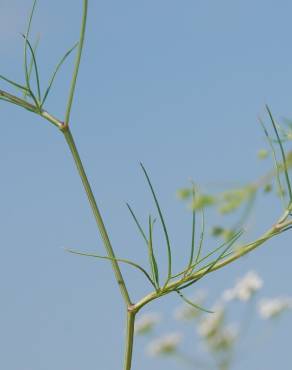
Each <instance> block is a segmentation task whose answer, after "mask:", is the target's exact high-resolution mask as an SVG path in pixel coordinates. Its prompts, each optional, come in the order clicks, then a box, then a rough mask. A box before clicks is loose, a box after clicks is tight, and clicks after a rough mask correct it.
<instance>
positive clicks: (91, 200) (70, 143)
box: [62, 126, 131, 307]
mask: <svg viewBox="0 0 292 370" xmlns="http://www.w3.org/2000/svg"><path fill="white" fill-rule="evenodd" d="M62 132H63V134H64V137H65V139H66V142H67V144H68V146H69V148H70V151H71V154H72V156H73V159H74V162H75V165H76V167H77V171H78V173H79V176H80V179H81V181H82V184H83V186H84V190H85V192H86V195H87V198H88V201H89V203H90V206H91V209H92V212H93V215H94V218H95V221H96V223H97V227H98V229H99V233H100V236H101V238H102V241H103V243H104V246H105V249H106V252H107V255H108V256H109V257H110V258H111V264H112V267H113V270H114V273H115V277H116V280H117V283H118V285H119V287H120V291H121V293H122V296H123V298H124V301H125V304H126V305H127V307H128V306H130V305H131V299H130V296H129V293H128V290H127V287H126V284H125V281H124V278H123V276H122V273H121V270H120V267H119V265H118V262H117V261H116V260H115V258H116V257H115V253H114V251H113V248H112V245H111V242H110V240H109V236H108V233H107V230H106V228H105V225H104V222H103V219H102V216H101V214H100V211H99V208H98V206H97V203H96V200H95V197H94V195H93V192H92V189H91V186H90V184H89V181H88V178H87V175H86V173H85V170H84V167H83V164H82V161H81V158H80V156H79V153H78V150H77V147H76V145H75V142H74V139H73V136H72V134H71V131H70V129H69V127H68V126H64V129H63V130H62Z"/></svg>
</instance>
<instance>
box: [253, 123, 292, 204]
mask: <svg viewBox="0 0 292 370" xmlns="http://www.w3.org/2000/svg"><path fill="white" fill-rule="evenodd" d="M259 122H260V124H261V126H262V128H263V131H264V134H265V136H266V138H267V140H268V143H269V145H270V148H271V151H272V154H273V161H274V166H275V170H276V181H277V186H278V191H279V196H280V198H281V200H282V203H283V206H284V189H283V186H282V183H281V177H280V169H279V164H278V160H277V155H276V150H275V147H274V144H273V140H272V139H271V137H270V135H269V132H268V130H267V129H266V126H265V125H264V122H263V121H262V119H261V118H259ZM284 208H286V207H285V206H284Z"/></svg>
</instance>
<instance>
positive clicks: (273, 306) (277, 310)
mask: <svg viewBox="0 0 292 370" xmlns="http://www.w3.org/2000/svg"><path fill="white" fill-rule="evenodd" d="M288 309H292V298H287V297H282V298H273V299H263V300H261V301H260V302H259V304H258V311H259V314H260V316H261V317H262V318H263V319H270V318H273V317H275V316H278V315H280V314H281V313H283V312H284V311H286V310H288Z"/></svg>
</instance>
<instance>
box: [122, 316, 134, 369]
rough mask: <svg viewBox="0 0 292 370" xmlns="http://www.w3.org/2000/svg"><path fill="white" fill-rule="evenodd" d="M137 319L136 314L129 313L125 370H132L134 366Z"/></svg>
mask: <svg viewBox="0 0 292 370" xmlns="http://www.w3.org/2000/svg"><path fill="white" fill-rule="evenodd" d="M135 317H136V313H135V312H132V311H129V312H127V330H126V341H125V344H126V347H125V360H124V361H125V362H124V370H131V366H132V357H133V345H134V329H135Z"/></svg>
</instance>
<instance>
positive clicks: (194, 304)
mask: <svg viewBox="0 0 292 370" xmlns="http://www.w3.org/2000/svg"><path fill="white" fill-rule="evenodd" d="M176 293H177V294H178V295H179V296H180V297H181V299H182V300H183V301H184V302H185V303H187V304H188V305H190V306H192V307H193V308H196V309H197V310H200V311H203V312H207V313H214V312H213V311H210V310H207V309H206V308H204V307H201V306H199V305H198V304H196V303H194V302H192V301H190V300H189V299H188V298H186V297H185V296H184V295H183V294H182V293H181V291H180V290H176Z"/></svg>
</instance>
